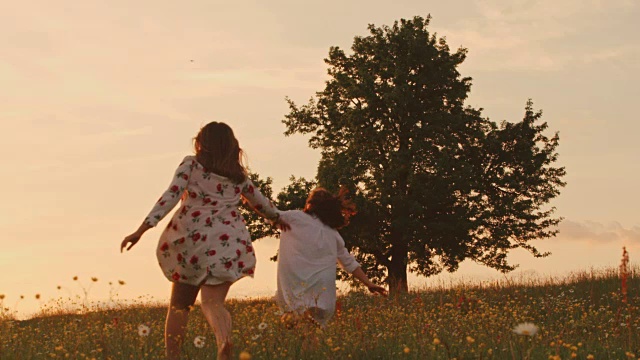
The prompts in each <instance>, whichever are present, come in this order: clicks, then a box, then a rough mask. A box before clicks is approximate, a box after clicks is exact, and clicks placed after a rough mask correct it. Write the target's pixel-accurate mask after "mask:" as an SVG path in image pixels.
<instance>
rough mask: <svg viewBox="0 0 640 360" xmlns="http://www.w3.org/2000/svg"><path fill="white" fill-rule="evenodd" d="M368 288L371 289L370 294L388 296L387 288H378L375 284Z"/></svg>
mask: <svg viewBox="0 0 640 360" xmlns="http://www.w3.org/2000/svg"><path fill="white" fill-rule="evenodd" d="M367 288H368V289H369V291H370V292H372V293H374V294H380V295H382V296H387V290H386V289H385V288H383V287H382V286H378V285H376V284H374V283H371V284H370V285H367Z"/></svg>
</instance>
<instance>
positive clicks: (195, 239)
mask: <svg viewBox="0 0 640 360" xmlns="http://www.w3.org/2000/svg"><path fill="white" fill-rule="evenodd" d="M192 239H193V241H198V240H200V233H195V234H193V237H192Z"/></svg>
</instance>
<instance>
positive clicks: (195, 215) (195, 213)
mask: <svg viewBox="0 0 640 360" xmlns="http://www.w3.org/2000/svg"><path fill="white" fill-rule="evenodd" d="M198 216H200V210H196V211H194V212H192V213H191V217H194V218H196V217H198Z"/></svg>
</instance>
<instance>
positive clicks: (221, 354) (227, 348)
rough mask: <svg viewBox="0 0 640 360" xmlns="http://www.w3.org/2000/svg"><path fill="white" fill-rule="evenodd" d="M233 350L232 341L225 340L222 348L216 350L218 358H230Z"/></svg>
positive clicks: (222, 359)
mask: <svg viewBox="0 0 640 360" xmlns="http://www.w3.org/2000/svg"><path fill="white" fill-rule="evenodd" d="M232 352H233V343H232V342H231V341H229V340H227V341H226V342H225V343H224V344H223V345H222V348H221V349H219V350H218V360H231V353H232Z"/></svg>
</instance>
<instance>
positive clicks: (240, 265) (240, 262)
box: [238, 261, 244, 269]
mask: <svg viewBox="0 0 640 360" xmlns="http://www.w3.org/2000/svg"><path fill="white" fill-rule="evenodd" d="M243 267H244V262H242V261H238V268H239V269H242V268H243Z"/></svg>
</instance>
